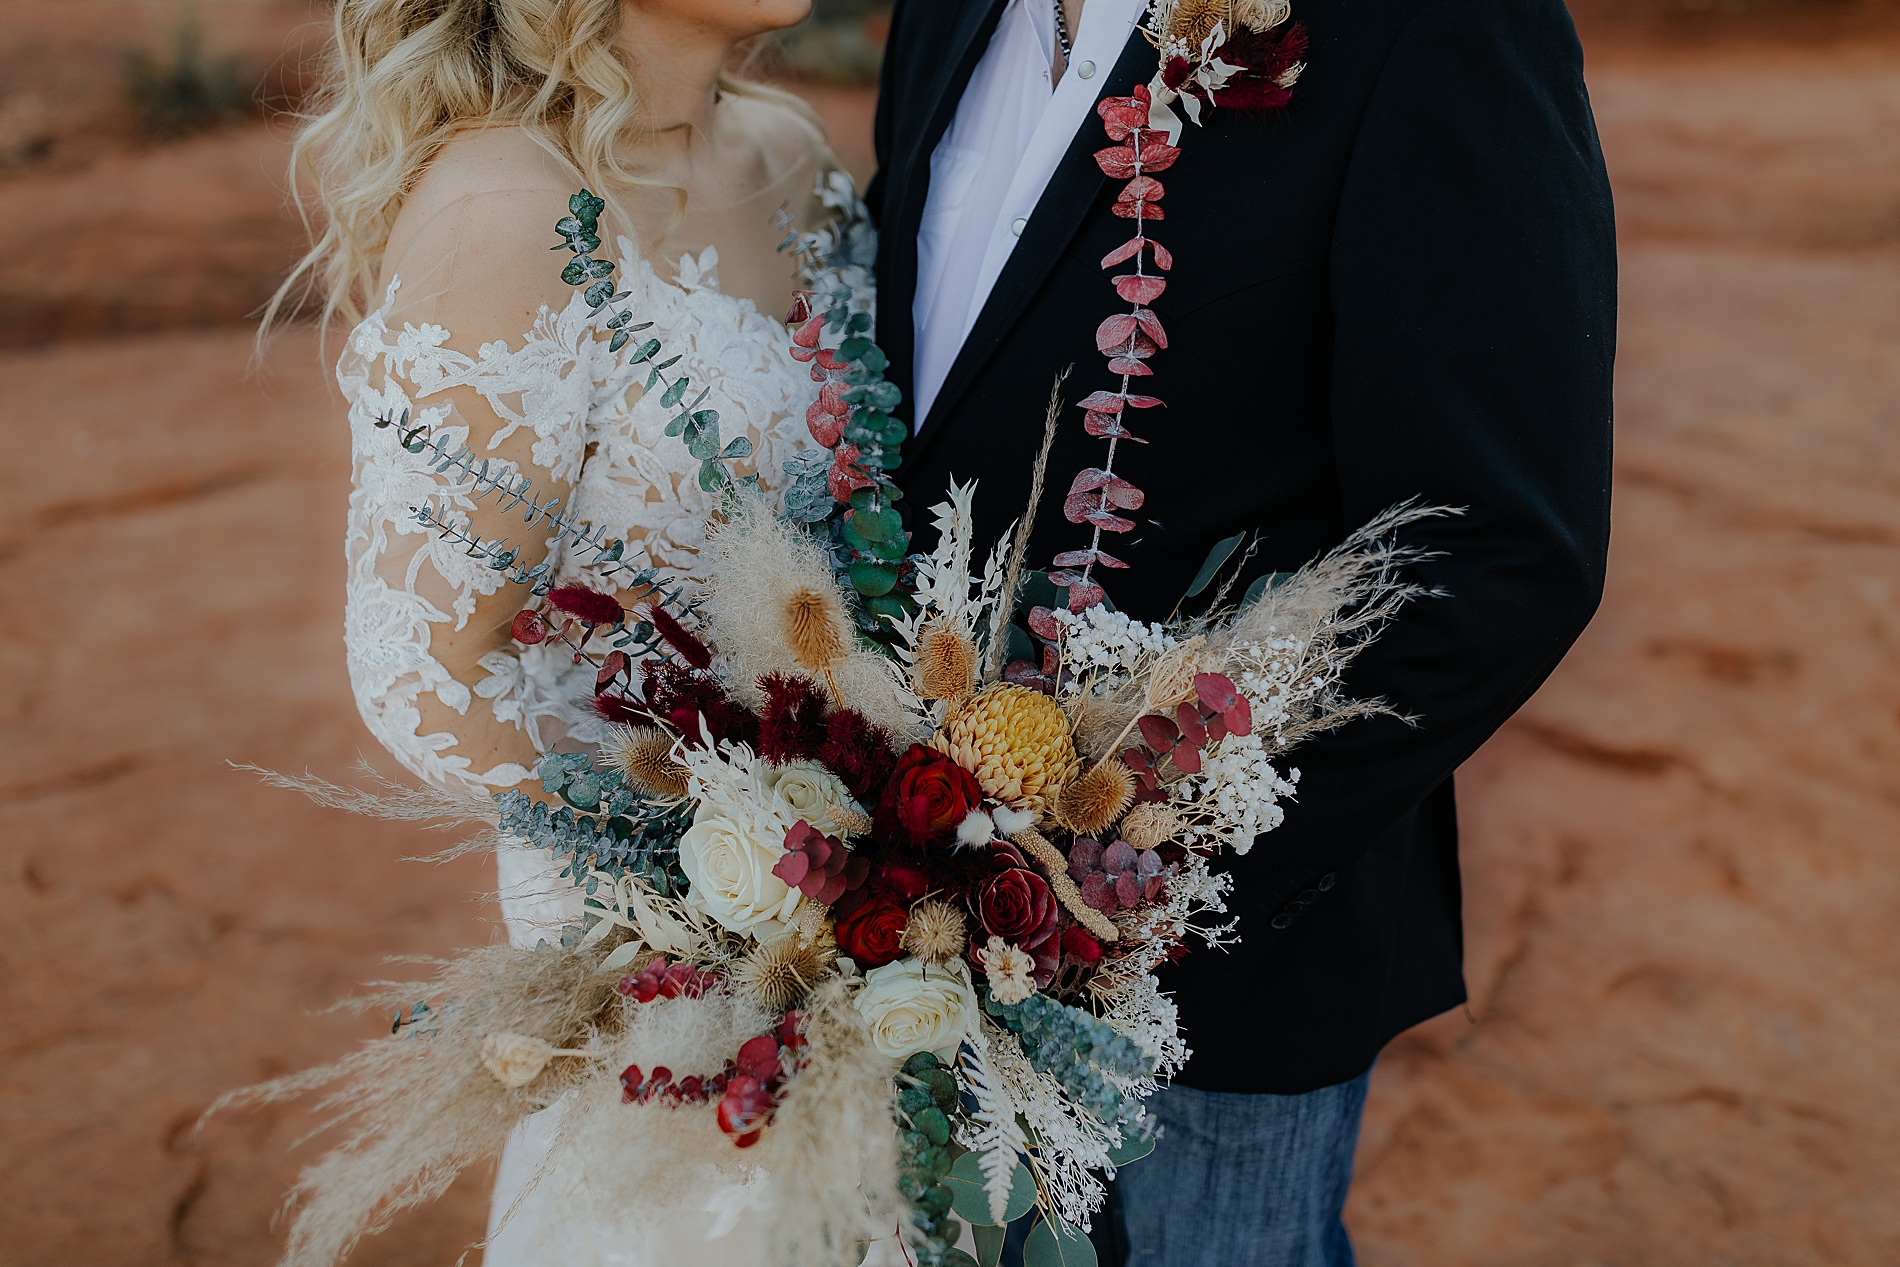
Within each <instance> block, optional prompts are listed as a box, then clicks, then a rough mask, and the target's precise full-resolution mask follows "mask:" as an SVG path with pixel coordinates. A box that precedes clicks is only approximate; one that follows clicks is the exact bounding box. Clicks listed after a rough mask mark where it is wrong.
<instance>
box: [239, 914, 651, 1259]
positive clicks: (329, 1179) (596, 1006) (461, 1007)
mask: <svg viewBox="0 0 1900 1267" xmlns="http://www.w3.org/2000/svg"><path fill="white" fill-rule="evenodd" d="M594 958H595V956H594V954H593V952H592V951H585V952H581V951H569V950H553V949H545V948H544V949H539V950H516V949H513V948H511V947H507V946H491V947H485V948H483V949H479V950H469V951H464V952H462V953H461V954H460V955H459V956H457V957H456V958H454V959H448V960H433V961H428V962H432V963H434V964H435V965H436V967H437V972H436V975H435V978H434V980H432V981H428V982H419V983H413V984H404V983H393V982H385V983H378V984H377V985H376V986H374V987H373V988H372V991H371V992H370V993H369V994H367V995H366V996H364V997H361V998H359V999H355V1000H351V1001H350V1003H348V1004H345V1005H344V1006H347V1007H351V1008H358V1009H362V1010H370V1009H380V1008H399V1009H401V1010H402V1011H403V1012H405V1013H407V1012H408V1010H409V1005H410V1004H411V1003H412V1002H413V1001H414V1000H416V999H419V998H427V999H439V1000H444V1001H443V1002H441V1003H440V1004H439V1005H438V1010H437V1011H435V1012H434V1013H433V1014H425V1015H424V1016H422V1017H421V1018H420V1019H419V1020H418V1021H417V1022H416V1023H414V1024H411V1025H406V1026H404V1027H403V1029H402V1030H401V1031H400V1032H398V1033H396V1034H393V1035H389V1036H387V1037H382V1038H376V1039H372V1040H371V1041H369V1042H367V1043H365V1044H364V1045H363V1046H362V1047H361V1048H359V1049H358V1050H357V1051H355V1052H353V1053H352V1054H350V1055H348V1056H345V1057H344V1058H343V1059H341V1060H338V1061H336V1062H334V1063H332V1064H329V1065H325V1066H322V1067H320V1068H316V1069H311V1070H307V1071H305V1072H303V1073H299V1074H293V1075H291V1076H289V1077H286V1078H279V1079H277V1080H275V1081H272V1082H267V1083H264V1084H262V1085H260V1086H255V1087H249V1088H246V1089H244V1090H241V1091H234V1092H231V1093H229V1094H227V1095H225V1096H223V1097H222V1098H220V1099H219V1100H218V1102H217V1103H216V1104H214V1105H212V1107H211V1108H210V1110H208V1111H207V1113H206V1117H209V1116H210V1115H211V1114H212V1113H216V1112H218V1111H220V1110H221V1109H224V1108H226V1107H229V1106H234V1105H245V1104H267V1103H272V1102H277V1101H283V1100H289V1099H293V1098H297V1097H300V1096H303V1095H307V1094H310V1093H312V1092H317V1091H326V1090H327V1094H325V1095H324V1096H323V1098H322V1099H321V1100H320V1101H319V1102H318V1104H317V1109H318V1112H319V1113H320V1114H322V1115H324V1116H325V1117H326V1118H327V1121H326V1122H325V1128H329V1127H337V1128H341V1129H342V1130H343V1131H344V1132H345V1135H344V1138H343V1140H342V1142H341V1143H339V1144H338V1145H337V1146H336V1147H335V1148H333V1149H332V1150H331V1151H330V1152H329V1153H327V1154H326V1155H325V1156H324V1157H322V1158H321V1159H320V1160H318V1161H317V1162H316V1163H315V1164H314V1165H312V1166H310V1167H308V1168H307V1169H306V1170H305V1171H304V1172H303V1174H302V1176H300V1178H299V1179H298V1182H297V1184H296V1186H295V1187H294V1188H293V1189H292V1190H291V1193H290V1196H289V1198H288V1200H287V1202H286V1204H287V1207H288V1208H293V1209H295V1211H296V1214H295V1218H294V1220H293V1222H292V1224H291V1227H290V1235H289V1240H288V1244H287V1246H286V1248H285V1251H284V1257H283V1260H282V1261H283V1267H332V1264H335V1263H338V1262H340V1261H342V1259H343V1258H344V1257H346V1256H347V1255H348V1254H349V1252H350V1250H351V1248H352V1247H353V1246H355V1244H356V1243H357V1241H358V1240H360V1239H361V1238H362V1237H363V1236H365V1235H368V1234H373V1233H375V1232H379V1231H381V1230H383V1229H384V1228H385V1227H387V1226H389V1224H390V1222H391V1221H392V1220H393V1219H394V1218H395V1216H396V1215H397V1214H398V1213H400V1212H401V1211H403V1210H406V1209H408V1208H410V1207H412V1206H417V1205H422V1204H425V1203H427V1202H429V1201H433V1200H435V1199H436V1198H438V1197H440V1196H441V1195H442V1194H443V1192H445V1191H446V1190H447V1189H448V1187H449V1184H450V1183H451V1182H453V1180H454V1179H455V1177H456V1175H458V1174H459V1173H461V1172H462V1171H463V1170H464V1169H466V1168H467V1167H468V1166H470V1165H472V1164H474V1163H476V1162H480V1161H485V1160H487V1159H489V1158H492V1157H495V1156H498V1155H499V1154H500V1152H501V1148H502V1144H503V1143H504V1142H505V1141H506V1140H507V1138H508V1133H509V1131H510V1130H511V1129H513V1127H514V1125H515V1124H516V1123H517V1122H519V1121H521V1120H522V1119H523V1118H525V1117H527V1116H528V1115H529V1114H531V1113H533V1112H535V1111H536V1110H537V1109H539V1108H541V1107H542V1106H543V1105H545V1104H547V1103H548V1102H549V1101H551V1100H552V1099H554V1098H555V1097H556V1096H558V1095H559V1094H560V1093H561V1092H562V1091H563V1090H565V1089H567V1087H569V1086H570V1085H573V1084H574V1083H575V1082H576V1081H584V1080H585V1079H586V1078H587V1076H588V1075H590V1074H594V1075H597V1074H598V1070H596V1069H595V1068H594V1064H595V1062H593V1061H591V1060H585V1059H560V1060H554V1061H552V1062H550V1063H549V1065H548V1066H547V1067H546V1068H545V1069H544V1070H543V1071H542V1072H541V1074H540V1075H539V1076H538V1077H536V1078H535V1079H534V1080H533V1081H531V1082H529V1083H528V1084H527V1085H526V1086H525V1087H521V1088H519V1089H515V1088H510V1087H506V1086H503V1085H502V1083H501V1082H500V1081H498V1080H497V1079H496V1077H495V1076H494V1075H493V1074H491V1073H490V1072H489V1071H488V1069H487V1067H486V1066H485V1065H484V1064H483V1063H482V1045H483V1042H484V1040H486V1039H487V1038H488V1036H489V1035H491V1034H498V1033H513V1034H522V1035H526V1036H529V1037H531V1038H538V1039H541V1040H543V1041H545V1042H547V1043H550V1044H552V1045H553V1046H555V1047H563V1048H565V1047H572V1046H575V1045H577V1043H576V1040H579V1039H584V1038H585V1037H586V1036H587V1035H588V1034H589V1033H590V1031H591V1029H592V1026H593V1024H594V1022H595V1020H596V1018H597V1017H599V1016H600V1015H601V1014H602V1013H603V1012H604V1011H606V1010H608V1008H609V1006H610V1004H612V1003H613V1002H614V1001H615V1000H617V998H618V996H617V995H615V994H614V992H613V984H614V976H613V974H611V973H601V972H597V971H595V969H594Z"/></svg>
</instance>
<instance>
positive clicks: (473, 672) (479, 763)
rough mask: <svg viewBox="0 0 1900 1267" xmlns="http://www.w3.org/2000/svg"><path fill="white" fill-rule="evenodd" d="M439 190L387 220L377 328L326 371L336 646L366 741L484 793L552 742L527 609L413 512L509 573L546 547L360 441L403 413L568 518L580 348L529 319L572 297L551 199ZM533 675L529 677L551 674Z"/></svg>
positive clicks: (581, 403)
mask: <svg viewBox="0 0 1900 1267" xmlns="http://www.w3.org/2000/svg"><path fill="white" fill-rule="evenodd" d="M447 174H448V175H451V176H456V175H459V176H460V177H461V178H462V179H461V180H460V181H449V182H447V183H448V185H449V187H448V188H446V189H445V188H443V185H444V182H443V181H442V180H440V179H438V177H437V176H436V175H434V174H432V176H431V178H430V180H429V181H425V183H424V186H423V188H421V189H419V190H418V191H417V196H416V197H415V198H413V199H412V200H411V202H410V205H409V206H408V207H407V208H406V209H405V211H404V213H403V216H402V218H401V219H399V220H398V223H397V225H396V230H395V232H394V233H393V234H392V238H391V249H390V252H389V257H388V260H387V263H386V264H385V270H384V271H385V282H386V283H396V286H395V289H394V290H393V291H392V292H390V302H389V308H388V311H387V313H386V315H385V317H384V318H383V321H382V323H381V324H380V325H379V324H377V323H376V322H374V321H372V322H371V323H368V324H367V325H366V326H364V327H362V328H361V329H359V331H358V332H357V334H356V335H355V336H354V337H353V340H352V347H351V348H350V349H349V351H348V353H347V354H346V357H345V365H344V367H342V368H341V369H340V371H339V372H340V375H341V376H342V378H343V386H344V389H345V391H346V392H347V393H348V394H349V396H350V423H351V430H352V441H353V450H354V453H353V470H354V476H355V488H354V491H353V494H352V497H351V502H350V526H349V544H348V560H349V609H348V618H347V622H346V625H347V637H346V641H347V646H348V659H349V665H350V675H351V681H352V685H353V686H354V688H355V692H356V697H357V704H358V707H359V709H360V710H361V712H362V714H363V717H364V720H365V722H366V723H367V724H368V725H369V728H370V729H371V731H372V732H373V733H374V734H375V735H376V738H377V739H378V740H379V741H381V742H382V743H383V744H384V746H386V747H387V748H388V749H389V750H390V752H391V753H392V754H393V755H394V756H395V757H396V758H397V759H398V760H399V761H401V762H402V763H403V765H405V766H406V767H407V768H408V769H409V770H410V771H412V772H413V773H415V774H416V775H418V776H420V777H421V778H424V779H426V780H428V781H429V782H431V783H435V784H437V785H440V786H456V787H462V788H467V789H469V790H480V791H496V790H500V789H502V788H506V787H509V786H513V785H515V784H517V783H521V782H522V781H524V780H526V779H528V777H529V771H530V770H531V769H532V767H533V765H534V762H535V759H536V756H537V750H538V749H541V748H546V747H552V746H553V745H554V744H555V743H556V742H557V741H558V740H559V739H560V738H561V737H562V735H561V733H560V729H559V725H558V722H555V721H553V720H551V719H550V718H549V717H547V716H546V715H541V716H537V715H536V711H535V709H534V707H533V703H532V698H531V697H532V696H533V695H534V691H533V689H532V688H531V685H530V682H531V679H532V677H533V675H534V672H535V666H533V665H530V664H527V663H524V661H523V658H522V655H521V648H519V647H518V646H517V645H516V644H515V643H514V641H513V639H512V638H511V637H510V633H509V629H510V625H511V623H512V621H513V620H514V617H515V615H516V614H517V613H518V612H519V611H520V610H521V609H522V607H523V606H524V605H525V604H526V603H527V602H528V601H529V599H530V597H531V596H530V593H529V591H528V589H527V588H526V587H525V586H522V585H519V584H516V583H514V582H511V581H510V580H508V579H507V577H506V576H505V575H504V574H503V573H500V572H496V571H493V570H491V569H490V568H489V567H487V566H486V565H485V564H484V563H483V562H481V561H478V560H477V559H474V558H471V557H470V556H469V555H468V553H467V552H466V549H465V547H463V546H461V545H458V544H456V543H454V542H451V541H449V540H446V539H444V538H443V536H442V535H441V534H440V533H439V532H437V531H435V530H433V529H430V528H426V527H424V526H423V525H422V524H420V523H418V522H417V520H416V518H415V516H414V513H413V511H414V508H415V507H417V506H419V505H426V506H427V507H428V508H429V510H430V511H431V512H432V513H433V515H434V516H435V517H437V518H440V519H445V520H449V521H452V522H457V523H462V524H465V525H466V527H467V530H468V531H469V532H471V533H473V534H478V535H479V536H481V537H483V538H485V539H492V538H497V537H500V538H505V539H506V540H507V542H508V544H509V545H510V546H514V547H519V549H520V556H519V560H518V561H519V563H520V564H521V565H522V566H523V567H533V566H535V565H536V564H538V563H540V562H542V561H544V560H545V559H547V558H548V555H549V540H548V535H547V529H546V527H545V525H544V524H537V525H535V526H533V527H529V526H528V525H526V524H525V523H524V522H523V514H522V511H521V510H520V509H519V508H514V509H504V508H503V504H502V501H503V499H502V498H500V497H498V496H496V495H494V494H490V495H489V496H488V497H486V498H484V499H480V500H477V499H476V498H474V497H473V496H472V495H471V493H470V492H469V491H468V490H469V484H468V481H467V480H466V478H460V477H458V476H456V475H455V474H454V473H453V472H447V473H439V472H436V471H434V470H432V469H430V465H431V460H432V458H433V455H431V454H427V453H424V454H412V453H408V452H406V451H404V450H403V449H402V448H401V446H400V443H399V441H398V439H397V437H396V435H395V434H394V430H393V428H378V427H377V426H376V425H375V424H376V422H377V421H378V420H379V419H381V418H400V417H401V416H402V414H403V413H404V411H407V412H408V414H409V417H410V425H412V426H413V425H415V424H417V423H422V424H425V425H427V426H428V427H429V428H430V434H431V435H433V436H435V437H437V438H439V439H441V440H443V441H445V442H446V443H447V444H449V445H451V446H457V445H461V444H466V445H467V446H468V448H469V449H470V450H471V451H472V454H473V456H475V457H477V458H484V457H485V458H489V459H491V460H499V461H501V462H506V463H508V464H510V465H511V466H512V467H513V468H514V469H515V470H516V471H518V472H519V473H521V474H523V475H527V476H530V477H531V478H532V479H533V481H534V488H535V490H536V492H537V494H538V495H539V496H541V497H543V498H546V497H559V498H561V499H563V504H565V501H566V499H567V498H568V497H569V496H570V494H571V492H572V488H573V485H574V482H575V480H576V479H577V478H578V477H579V475H580V468H581V463H582V461H583V459H584V457H585V443H586V438H585V426H586V415H587V407H588V401H589V375H588V373H587V371H586V366H585V365H584V364H582V361H583V360H584V359H585V358H586V357H587V356H588V355H589V354H590V352H591V336H590V335H588V334H587V333H585V332H581V333H579V334H578V335H576V336H575V337H573V338H570V339H569V340H568V343H567V345H566V346H564V345H563V343H562V341H561V340H560V339H559V338H550V337H547V336H548V334H549V333H550V332H551V327H550V326H549V325H548V322H547V319H546V318H545V317H544V315H543V308H544V306H545V307H546V308H547V309H549V310H551V311H552V312H555V313H558V312H560V311H561V310H562V309H563V308H564V307H565V306H566V305H567V303H568V301H569V300H570V298H571V295H572V292H571V290H570V289H569V288H568V287H567V286H566V285H565V284H564V283H562V282H561V280H560V277H559V271H560V263H561V259H562V258H564V257H560V256H556V255H554V254H552V253H550V252H549V250H548V249H547V248H548V245H549V243H550V242H551V241H552V240H553V236H554V235H553V232H552V225H553V222H554V220H555V219H556V218H558V217H559V215H560V214H561V212H562V210H563V204H564V201H565V198H564V195H563V194H561V193H559V192H557V191H556V190H555V189H554V188H552V187H550V188H530V189H518V188H517V189H480V188H476V189H474V190H473V191H471V190H470V189H469V188H468V185H469V183H470V181H469V179H468V178H469V176H470V175H471V174H470V173H468V172H459V173H458V172H456V171H454V170H451V171H450V172H449V173H447ZM481 175H482V173H480V172H479V171H478V172H476V173H473V176H474V177H475V179H474V182H473V183H475V184H477V185H479V183H480V178H481ZM432 185H433V186H434V188H432V187H431V186H432ZM458 185H459V187H456V186H458ZM538 323H539V324H540V326H541V330H540V331H539V332H536V327H537V324H538ZM531 332H535V333H533V334H531ZM540 656H541V662H542V663H541V666H540V673H541V675H542V676H543V677H545V676H546V674H547V671H548V669H547V666H548V665H551V664H557V663H558V661H557V660H556V659H555V658H554V657H553V656H552V655H550V654H549V653H540Z"/></svg>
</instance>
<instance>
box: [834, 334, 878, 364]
mask: <svg viewBox="0 0 1900 1267" xmlns="http://www.w3.org/2000/svg"><path fill="white" fill-rule="evenodd" d="M876 346H877V344H875V343H873V342H871V341H870V340H869V339H867V338H865V337H864V336H863V335H861V334H860V335H854V336H852V337H851V338H849V339H846V340H845V341H844V342H843V343H840V344H839V345H838V359H839V360H841V361H855V360H857V359H858V358H859V357H861V356H863V355H864V354H865V353H866V352H869V351H870V350H871V349H872V348H874V347H876Z"/></svg>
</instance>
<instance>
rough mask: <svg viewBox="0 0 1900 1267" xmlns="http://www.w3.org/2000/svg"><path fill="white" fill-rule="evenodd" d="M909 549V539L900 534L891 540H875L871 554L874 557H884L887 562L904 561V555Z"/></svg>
mask: <svg viewBox="0 0 1900 1267" xmlns="http://www.w3.org/2000/svg"><path fill="white" fill-rule="evenodd" d="M909 549H910V541H909V539H908V538H906V537H904V536H902V535H899V536H897V537H894V538H892V539H891V540H889V541H873V542H872V543H871V556H872V557H873V558H878V559H883V560H884V561H885V562H886V563H902V562H903V561H904V555H905V554H906V553H907V552H908V551H909Z"/></svg>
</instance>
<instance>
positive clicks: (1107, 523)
mask: <svg viewBox="0 0 1900 1267" xmlns="http://www.w3.org/2000/svg"><path fill="white" fill-rule="evenodd" d="M1083 518H1084V519H1086V520H1087V521H1088V522H1089V523H1091V524H1093V525H1094V526H1095V527H1097V528H1100V529H1101V530H1102V531H1103V532H1133V531H1134V530H1135V521H1134V520H1132V519H1124V518H1122V517H1121V516H1120V515H1116V514H1111V513H1110V512H1108V511H1106V510H1091V511H1090V512H1089V513H1088V514H1087V515H1085V516H1083Z"/></svg>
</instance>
